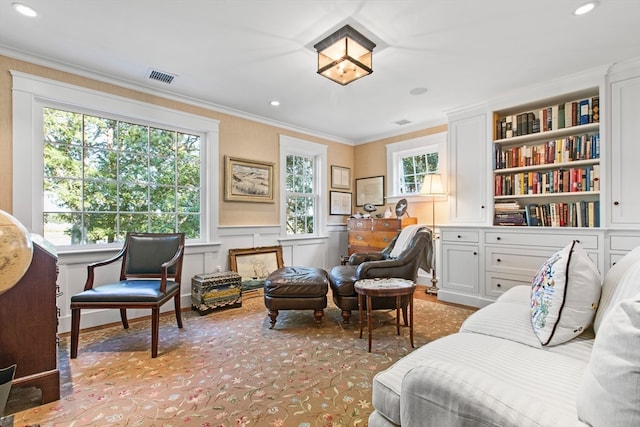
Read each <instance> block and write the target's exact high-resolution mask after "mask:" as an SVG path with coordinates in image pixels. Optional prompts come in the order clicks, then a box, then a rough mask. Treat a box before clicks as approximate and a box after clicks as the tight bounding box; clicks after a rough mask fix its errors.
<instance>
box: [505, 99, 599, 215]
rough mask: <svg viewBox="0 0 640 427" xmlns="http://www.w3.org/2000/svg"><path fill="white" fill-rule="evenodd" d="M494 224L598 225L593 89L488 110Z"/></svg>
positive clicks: (596, 102) (596, 126)
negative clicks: (491, 128) (491, 122)
mask: <svg viewBox="0 0 640 427" xmlns="http://www.w3.org/2000/svg"><path fill="white" fill-rule="evenodd" d="M494 123H495V129H494V138H493V152H494V158H493V178H494V182H493V187H494V188H493V194H494V225H505V226H514V225H515V226H548V227H599V226H600V212H599V211H600V99H599V95H598V91H597V89H593V90H590V91H585V92H581V93H574V94H567V95H565V96H561V97H557V98H554V99H551V100H545V101H541V102H539V103H535V104H529V105H526V106H520V107H514V108H512V109H508V110H502V111H497V112H495V113H494Z"/></svg>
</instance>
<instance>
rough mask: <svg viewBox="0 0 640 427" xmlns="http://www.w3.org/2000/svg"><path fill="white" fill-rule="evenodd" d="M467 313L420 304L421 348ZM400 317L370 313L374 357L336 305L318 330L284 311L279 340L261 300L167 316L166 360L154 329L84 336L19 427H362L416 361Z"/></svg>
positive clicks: (306, 315) (306, 316) (304, 317)
mask: <svg viewBox="0 0 640 427" xmlns="http://www.w3.org/2000/svg"><path fill="white" fill-rule="evenodd" d="M469 314H471V311H470V310H467V309H464V308H459V307H452V306H446V305H442V304H436V303H432V302H428V301H423V300H415V317H414V318H415V328H414V335H415V344H416V348H417V347H420V346H422V345H424V344H426V343H428V342H430V341H432V340H434V339H436V338H438V337H441V336H444V335H448V334H450V333H453V332H455V331H456V330H457V329H458V328H459V326H460V324H461V323H462V321H463V320H464V319H465V318H466V317H467V316H468V315H469ZM394 315H395V312H387V311H376V312H374V323H373V325H375V329H374V331H373V348H372V352H371V353H368V352H367V339H366V329H365V332H364V335H363V338H362V339H359V329H358V323H357V319H358V316H357V313H354V316H353V317H352V319H353V321H354V322H355V323H354V324H352V325H351V326H350V327H349V328H347V329H345V328H342V327H341V325H340V319H341V317H340V311H339V310H338V309H337V308H336V307H335V306H333V304H332V303H331V302H330V303H329V308H327V310H325V317H324V322H323V325H322V326H321V327H320V328H317V327H316V325H315V321H314V318H313V313H312V311H311V310H309V311H282V312H280V315H279V316H278V322H277V324H276V328H275V329H269V320H268V316H267V315H266V310H265V308H264V302H263V300H262V298H261V297H256V298H250V299H245V300H244V301H243V305H242V307H241V308H235V309H227V310H223V311H216V312H213V313H211V314H208V315H206V316H199V315H198V314H197V313H196V312H192V311H190V312H185V313H184V329H182V330H179V329H178V328H177V326H176V324H175V318H174V317H172V316H170V315H165V316H163V318H162V323H161V326H160V345H159V355H158V357H157V358H156V359H151V357H150V350H149V349H150V339H151V338H150V330H149V322H148V321H140V322H135V323H132V324H131V327H130V329H129V330H124V329H122V327H121V326H114V327H109V328H105V329H100V330H96V331H91V332H84V333H81V334H80V346H79V354H78V358H77V359H75V360H69V358H68V350H69V340H68V337H62V338H61V340H60V357H59V360H60V362H59V364H60V368H61V374H62V375H61V390H62V397H61V399H60V400H59V401H57V402H52V403H49V404H47V405H43V406H39V407H36V408H32V409H29V410H25V411H22V412H18V413H16V414H15V417H14V423H15V426H24V425H33V424H40V425H41V426H65V427H67V426H296V427H297V426H300V427H311V426H366V425H367V418H368V416H369V414H370V413H371V412H372V410H373V408H372V406H371V384H372V379H373V376H374V375H375V373H376V372H378V371H381V370H383V369H386V368H388V367H389V366H391V365H392V364H393V363H394V362H395V361H396V360H398V359H399V358H401V357H402V356H405V355H406V354H408V353H410V352H411V351H412V350H413V349H412V348H411V346H410V344H409V330H408V328H402V329H401V330H400V332H401V334H400V336H398V335H396V331H395V320H394V319H395V317H394Z"/></svg>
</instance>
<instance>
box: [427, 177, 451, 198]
mask: <svg viewBox="0 0 640 427" xmlns="http://www.w3.org/2000/svg"><path fill="white" fill-rule="evenodd" d="M420 194H421V195H423V196H444V195H446V194H447V193H446V192H445V191H444V186H443V185H442V175H440V174H439V173H430V174H427V175H425V176H424V181H423V182H422V188H421V189H420Z"/></svg>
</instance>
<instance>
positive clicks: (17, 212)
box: [11, 70, 219, 251]
mask: <svg viewBox="0 0 640 427" xmlns="http://www.w3.org/2000/svg"><path fill="white" fill-rule="evenodd" d="M11 75H12V78H13V92H12V94H13V140H14V144H13V215H14V216H15V217H16V218H18V219H19V220H20V222H22V223H23V224H24V225H25V227H27V228H28V229H29V230H31V231H32V232H34V233H38V234H41V235H43V236H44V237H45V238H47V239H48V240H51V241H52V243H55V244H56V245H57V246H58V250H59V251H77V250H88V251H90V250H92V249H93V248H95V246H96V244H99V245H102V246H109V243H110V242H112V241H113V242H116V241H118V240H121V239H122V238H123V236H124V233H126V232H127V231H132V230H136V231H175V230H177V231H183V232H185V234H186V235H187V237H188V239H189V241H190V242H201V243H207V242H213V241H215V240H216V235H215V233H216V231H217V230H216V228H215V227H212V225H216V224H217V223H218V210H217V206H216V205H217V201H218V191H219V190H218V186H217V185H215V184H213V185H211V184H210V183H215V182H216V180H215V179H214V176H215V174H216V173H217V172H216V171H217V165H218V127H219V123H218V121H217V120H215V119H211V118H207V117H203V116H198V115H195V114H190V113H186V112H184V111H179V110H174V109H171V108H166V107H163V106H160V105H155V104H150V103H147V102H142V101H137V100H135V99H130V98H124V97H120V96H116V95H113V94H108V93H103V92H99V91H95V90H91V89H86V88H83V87H79V86H74V85H71V84H66V83H63V82H59V81H55V80H50V79H46V78H42V77H39V76H34V75H30V74H26V73H22V72H19V71H14V70H12V71H11ZM25 195H28V196H26V197H25ZM112 246H113V247H119V246H120V244H119V243H114V244H113V245H112Z"/></svg>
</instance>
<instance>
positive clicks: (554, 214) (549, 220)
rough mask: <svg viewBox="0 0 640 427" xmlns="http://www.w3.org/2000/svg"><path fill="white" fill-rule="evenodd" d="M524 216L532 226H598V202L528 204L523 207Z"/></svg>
mask: <svg viewBox="0 0 640 427" xmlns="http://www.w3.org/2000/svg"><path fill="white" fill-rule="evenodd" d="M525 218H526V222H527V225H528V226H532V227H534V226H542V227H600V202H599V201H597V200H596V201H592V202H589V201H585V200H581V201H579V202H570V203H565V202H560V203H545V204H540V205H536V204H530V205H527V206H526V208H525Z"/></svg>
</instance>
